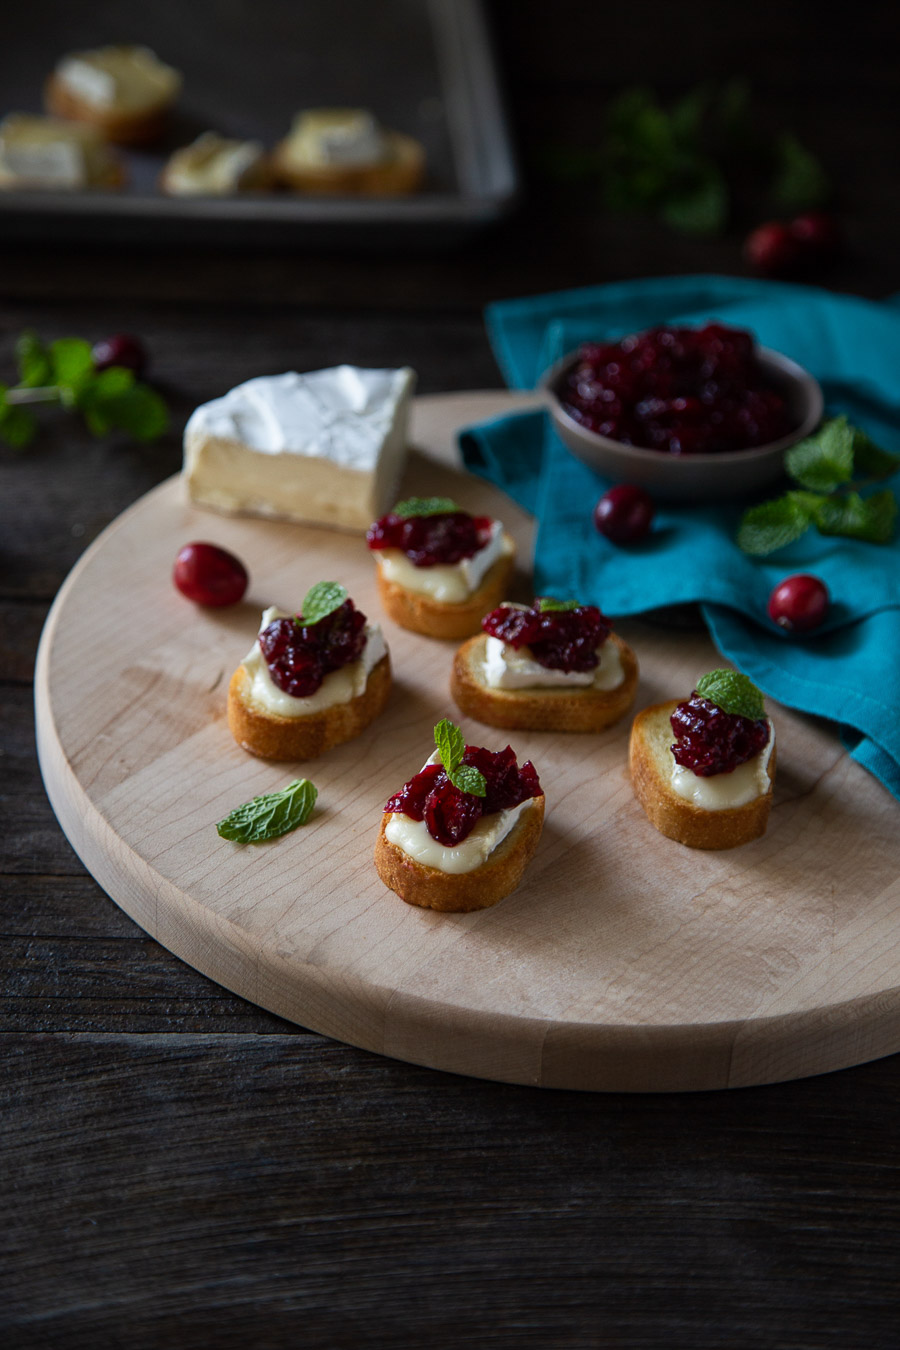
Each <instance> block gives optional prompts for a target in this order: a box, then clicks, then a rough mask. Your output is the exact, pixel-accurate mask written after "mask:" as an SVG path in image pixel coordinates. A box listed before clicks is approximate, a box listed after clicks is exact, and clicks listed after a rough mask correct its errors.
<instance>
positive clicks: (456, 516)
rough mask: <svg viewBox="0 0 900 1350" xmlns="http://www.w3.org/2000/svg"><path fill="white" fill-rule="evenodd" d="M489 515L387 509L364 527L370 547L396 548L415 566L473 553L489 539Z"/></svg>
mask: <svg viewBox="0 0 900 1350" xmlns="http://www.w3.org/2000/svg"><path fill="white" fill-rule="evenodd" d="M493 523H494V522H493V521H492V520H491V518H490V516H470V515H469V513H468V512H467V511H445V512H442V513H441V514H440V515H434V516H395V515H394V514H393V512H392V511H389V512H388V514H387V515H386V516H382V517H381V519H380V520H376V522H375V524H374V525H370V527H369V529H368V530H367V531H366V543H367V544H368V545H369V548H373V549H380V548H398V549H399V550H400V552H401V553H405V554H406V556H407V558H409V560H410V562H411V563H412V564H413V566H414V567H435V566H437V564H438V563H443V564H452V563H458V562H461V561H462V559H463V558H471V557H473V556H474V555H475V554H476V553H477V552H478V551H479V550H480V549H483V548H484V547H485V545H486V544H487V543H488V542H489V541H490V537H491V526H492V525H493Z"/></svg>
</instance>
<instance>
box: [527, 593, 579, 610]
mask: <svg viewBox="0 0 900 1350" xmlns="http://www.w3.org/2000/svg"><path fill="white" fill-rule="evenodd" d="M537 607H538V609H539V610H540V612H541V614H562V613H568V612H569V610H572V609H579V608H580V606H579V604H578V601H577V600H554V599H553V596H552V595H542V596H541V598H540V600H538V602H537Z"/></svg>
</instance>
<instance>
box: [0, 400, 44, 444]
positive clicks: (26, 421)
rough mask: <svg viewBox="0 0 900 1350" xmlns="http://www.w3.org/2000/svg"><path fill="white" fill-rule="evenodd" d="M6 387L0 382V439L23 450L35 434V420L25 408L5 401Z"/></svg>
mask: <svg viewBox="0 0 900 1350" xmlns="http://www.w3.org/2000/svg"><path fill="white" fill-rule="evenodd" d="M6 391H7V387H6V385H5V384H0V440H2V441H4V442H5V443H6V444H7V445H8V446H10V448H11V449H13V450H24V449H25V447H26V445H30V444H31V442H32V441H33V440H34V438H35V436H36V434H37V422H36V420H35V418H34V415H33V413H30V412H29V411H28V409H27V408H17V407H13V405H12V404H9V403H7V402H6Z"/></svg>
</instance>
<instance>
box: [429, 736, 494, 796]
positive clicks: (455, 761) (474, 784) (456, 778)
mask: <svg viewBox="0 0 900 1350" xmlns="http://www.w3.org/2000/svg"><path fill="white" fill-rule="evenodd" d="M434 743H435V745H436V746H437V752H438V754H439V755H440V757H441V763H442V764H443V766H444V772H445V773H446V775H447V777H448V778H449V779H450V782H451V783H452V784H453V786H454V787H455V788H458V789H459V791H460V792H468V793H470V794H471V795H472V796H473V797H485V796H487V783H486V781H485V777H484V774H483V773H482V772H481V770H480V769H476V768H474V767H473V766H472V765H471V764H463V762H462V757H463V755H464V754H465V751H466V742H465V738H464V736H463V734H462V732H461V731H460V729H459V727H458V726H456V724H455V723H454V722H451V721H450V719H449V717H443V718H442V719H441V721H440V722H438V724H437V726H436V727H435V729H434Z"/></svg>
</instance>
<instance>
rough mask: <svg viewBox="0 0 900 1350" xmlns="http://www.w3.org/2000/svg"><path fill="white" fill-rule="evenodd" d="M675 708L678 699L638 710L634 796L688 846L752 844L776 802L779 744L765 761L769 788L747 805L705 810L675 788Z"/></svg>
mask: <svg viewBox="0 0 900 1350" xmlns="http://www.w3.org/2000/svg"><path fill="white" fill-rule="evenodd" d="M677 706H678V701H677V700H675V699H673V700H672V702H670V703H657V704H655V705H654V706H653V707H652V708H645V709H644V710H643V712H639V713H638V715H637V717H636V718H635V719H634V724H633V726H632V728H631V744H630V748H629V767H630V769H631V781H632V784H633V785H634V794H635V796H636V797H637V799H638V801H639V802H640V804H641V806H642V807H643V808H644V810H645V812H646V813H647V818H648V820H649V821H650V823H651V825H655V826H656V828H657V829H658V830H659V832H660V834H664V835H666V837H667V838H669V839H675V840H677V841H678V843H679V844H687V846H688V847H689V848H709V849H717V848H736V847H737V845H738V844H749V843H750V842H751V841H752V840H753V839H758V838H759V837H760V835H762V834H765V830H766V825H767V823H768V820H769V810H770V808H771V806H772V785H773V783H774V781H775V746H774V745H773V746H772V753H771V755H770V756H769V763H768V765H767V772H768V776H769V788H768V791H767V792H765V793H763V795H762V796H760V797H755V798H754V799H753V801H750V802H747V804H746V805H745V806H736V807H727V808H725V809H724V810H721V811H707V810H705V809H704V808H703V807H701V806H697V805H696V803H694V802H689V801H686V800H685V798H684V797H680V796H679V795H678V793H677V792H674V791H673V790H672V786H671V775H672V751H671V750H670V748H669V747H670V746H671V744H672V741H673V739H674V734H673V732H672V726H671V723H670V722H669V718H670V717H671V716H672V713H673V712H674V711H675V709H676V707H677Z"/></svg>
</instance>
